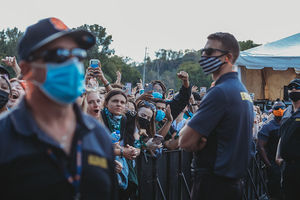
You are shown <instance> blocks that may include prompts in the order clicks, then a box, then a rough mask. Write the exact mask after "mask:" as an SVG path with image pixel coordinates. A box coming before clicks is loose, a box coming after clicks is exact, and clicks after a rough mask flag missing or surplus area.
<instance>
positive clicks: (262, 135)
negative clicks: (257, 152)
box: [257, 119, 280, 161]
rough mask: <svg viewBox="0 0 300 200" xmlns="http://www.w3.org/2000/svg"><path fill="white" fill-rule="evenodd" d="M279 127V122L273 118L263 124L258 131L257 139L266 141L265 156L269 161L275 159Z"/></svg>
mask: <svg viewBox="0 0 300 200" xmlns="http://www.w3.org/2000/svg"><path fill="white" fill-rule="evenodd" d="M279 127H280V123H278V122H277V121H276V120H275V119H273V120H271V121H269V122H267V123H266V124H264V125H263V126H262V127H261V129H260V130H259V132H258V135H257V137H258V139H260V140H263V141H265V142H267V146H266V152H267V157H268V159H269V160H270V161H271V160H273V161H275V158H276V152H277V146H278V141H279V133H278V132H279Z"/></svg>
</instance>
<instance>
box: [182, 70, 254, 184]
mask: <svg viewBox="0 0 300 200" xmlns="http://www.w3.org/2000/svg"><path fill="white" fill-rule="evenodd" d="M253 115H254V112H253V104H252V100H251V97H250V95H249V93H248V92H247V90H246V88H245V87H244V85H243V84H242V83H241V82H240V80H239V79H238V74H237V73H236V72H230V73H227V74H224V75H223V76H221V77H220V78H219V79H218V80H217V81H216V84H215V86H214V87H212V88H210V89H209V90H208V91H207V93H206V95H205V96H204V98H203V100H202V102H201V104H200V107H199V109H198V111H197V112H196V113H195V115H194V116H193V118H192V119H191V120H190V121H189V122H188V126H190V127H191V128H193V129H194V130H196V131H198V132H200V133H201V134H202V135H203V136H204V137H206V138H207V143H206V145H205V147H204V148H203V149H202V150H200V151H198V152H196V153H195V154H194V159H193V163H192V167H193V168H208V169H209V170H210V171H211V172H213V173H214V174H216V175H219V176H222V177H227V178H233V179H239V178H241V177H243V176H245V175H246V174H247V166H248V163H249V161H250V150H251V142H252V141H251V139H252V127H253V118H254V116H253Z"/></svg>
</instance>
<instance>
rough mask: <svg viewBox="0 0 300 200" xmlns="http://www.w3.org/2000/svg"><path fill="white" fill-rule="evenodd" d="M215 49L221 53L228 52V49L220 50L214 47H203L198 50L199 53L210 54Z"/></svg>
mask: <svg viewBox="0 0 300 200" xmlns="http://www.w3.org/2000/svg"><path fill="white" fill-rule="evenodd" d="M215 51H220V52H222V53H223V54H228V53H229V52H228V51H225V50H222V49H214V48H206V49H205V48H204V49H201V50H200V52H201V55H202V54H203V53H204V52H205V54H206V55H207V56H211V55H212V54H213V53H214V52H215Z"/></svg>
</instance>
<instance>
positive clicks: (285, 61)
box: [235, 33, 300, 70]
mask: <svg viewBox="0 0 300 200" xmlns="http://www.w3.org/2000/svg"><path fill="white" fill-rule="evenodd" d="M235 64H236V65H240V66H246V68H247V69H263V68H264V67H272V68H273V69H274V70H286V69H287V68H296V69H297V70H300V33H297V34H295V35H292V36H289V37H286V38H283V39H280V40H277V41H275V42H271V43H267V44H265V45H262V46H258V47H255V48H252V49H248V50H245V51H242V52H240V56H239V57H238V59H237V61H236V63H235Z"/></svg>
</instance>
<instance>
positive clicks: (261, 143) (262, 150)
mask: <svg viewBox="0 0 300 200" xmlns="http://www.w3.org/2000/svg"><path fill="white" fill-rule="evenodd" d="M272 110H273V111H272V113H273V114H274V118H273V119H272V120H271V121H269V122H267V123H266V124H264V125H263V126H262V128H261V129H260V130H259V132H258V140H257V150H258V153H259V155H260V157H261V158H262V160H263V161H264V163H265V164H266V166H267V169H266V170H267V178H268V181H267V187H268V192H269V195H270V197H271V199H270V200H280V199H283V195H282V188H281V185H280V181H281V171H280V166H278V165H277V163H276V161H275V158H276V150H277V145H278V141H279V134H278V131H279V128H280V122H281V118H282V115H283V112H284V110H285V104H284V103H283V102H281V101H280V100H279V99H277V100H276V101H275V103H274V105H273V107H272Z"/></svg>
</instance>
